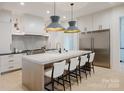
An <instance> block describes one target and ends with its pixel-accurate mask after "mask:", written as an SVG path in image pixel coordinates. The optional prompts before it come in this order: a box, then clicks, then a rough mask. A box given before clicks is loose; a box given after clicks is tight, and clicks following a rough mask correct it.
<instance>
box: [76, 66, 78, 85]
mask: <svg viewBox="0 0 124 93" xmlns="http://www.w3.org/2000/svg"><path fill="white" fill-rule="evenodd" d="M76 79H77V84H78V74H77V68H76Z"/></svg>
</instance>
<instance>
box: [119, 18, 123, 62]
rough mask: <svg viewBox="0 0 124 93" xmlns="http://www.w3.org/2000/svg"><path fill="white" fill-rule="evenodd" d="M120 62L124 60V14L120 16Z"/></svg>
mask: <svg viewBox="0 0 124 93" xmlns="http://www.w3.org/2000/svg"><path fill="white" fill-rule="evenodd" d="M120 62H124V16H123V17H121V18H120Z"/></svg>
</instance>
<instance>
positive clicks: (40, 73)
mask: <svg viewBox="0 0 124 93" xmlns="http://www.w3.org/2000/svg"><path fill="white" fill-rule="evenodd" d="M22 85H23V86H24V87H26V88H28V89H29V90H33V91H41V90H42V91H43V90H44V65H42V64H37V63H33V62H31V61H29V60H26V59H23V60H22Z"/></svg>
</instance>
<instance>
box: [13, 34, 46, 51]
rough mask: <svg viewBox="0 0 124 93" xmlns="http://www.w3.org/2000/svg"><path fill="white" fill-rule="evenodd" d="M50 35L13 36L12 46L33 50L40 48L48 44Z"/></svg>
mask: <svg viewBox="0 0 124 93" xmlns="http://www.w3.org/2000/svg"><path fill="white" fill-rule="evenodd" d="M47 43H48V37H44V36H33V35H28V36H23V35H22V36H19V35H13V36H12V48H16V49H18V50H32V49H39V48H41V47H43V46H47Z"/></svg>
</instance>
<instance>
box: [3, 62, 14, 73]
mask: <svg viewBox="0 0 124 93" xmlns="http://www.w3.org/2000/svg"><path fill="white" fill-rule="evenodd" d="M14 69H15V66H14V65H13V64H11V65H8V66H2V67H1V72H6V71H11V70H14Z"/></svg>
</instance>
